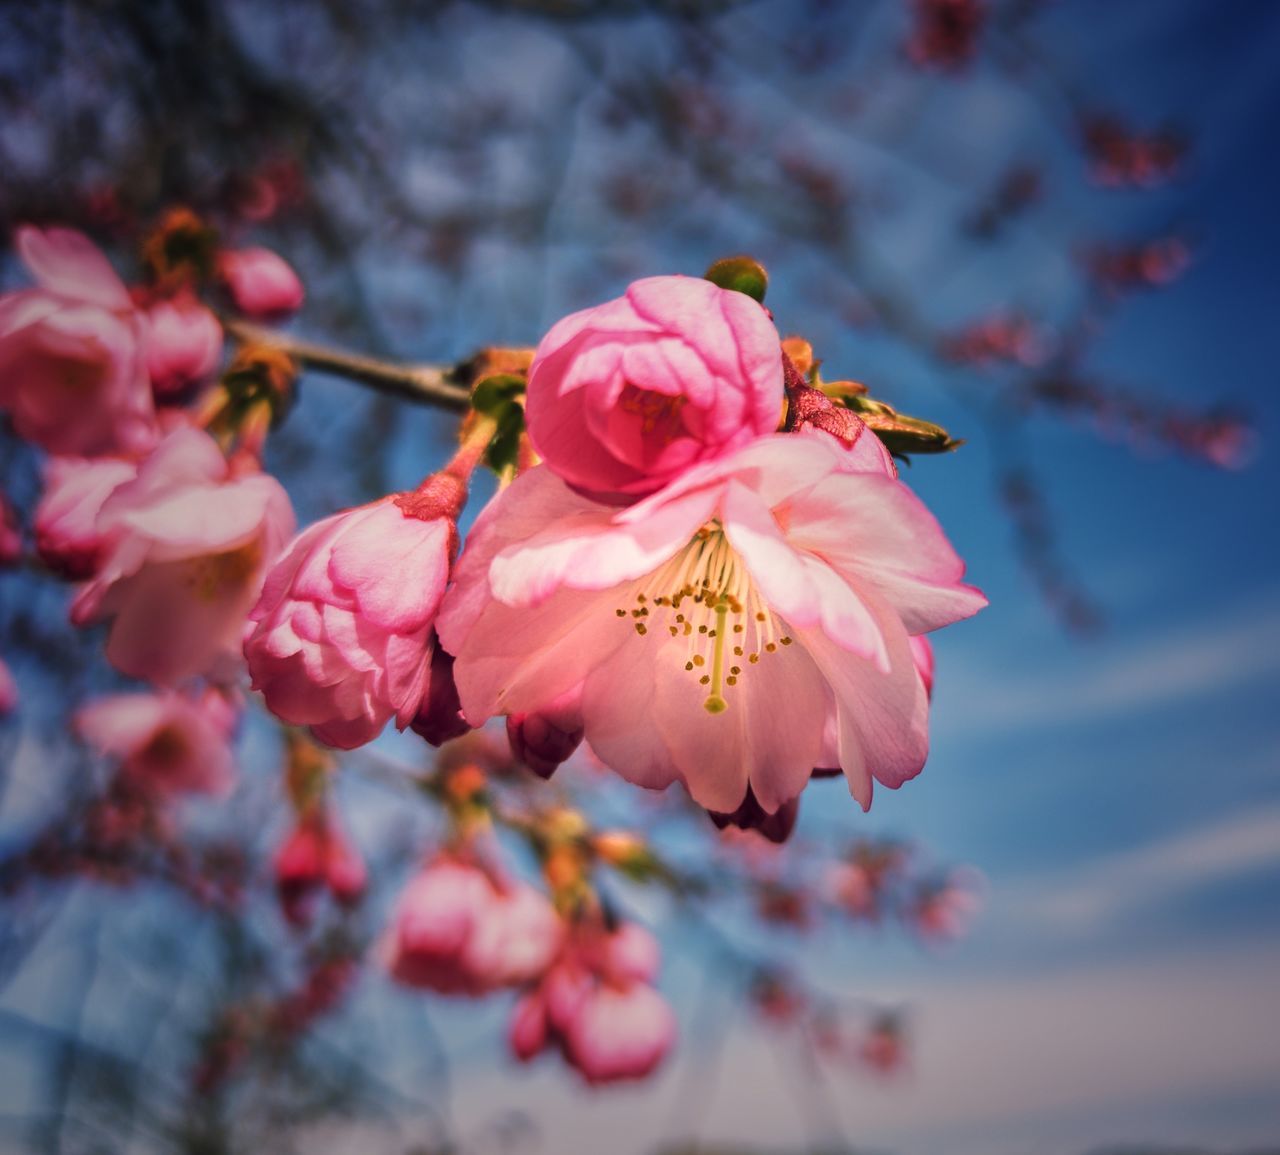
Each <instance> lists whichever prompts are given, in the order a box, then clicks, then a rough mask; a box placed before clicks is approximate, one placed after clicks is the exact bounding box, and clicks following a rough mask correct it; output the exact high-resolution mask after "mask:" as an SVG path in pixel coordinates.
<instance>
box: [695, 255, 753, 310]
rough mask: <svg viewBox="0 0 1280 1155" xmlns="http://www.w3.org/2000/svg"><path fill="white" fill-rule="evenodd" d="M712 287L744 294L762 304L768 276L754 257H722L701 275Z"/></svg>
mask: <svg viewBox="0 0 1280 1155" xmlns="http://www.w3.org/2000/svg"><path fill="white" fill-rule="evenodd" d="M702 275H703V277H704V278H705V279H706V280H708V281H710V282H711V283H712V284H713V285H719V286H720V288H722V289H731V290H733V291H734V292H735V293H745V294H746V295H747V296H748V297H751V298H753V299H754V300H757V301H760V302H761V303H763V302H764V295H765V292H766V291H767V290H768V288H769V274H768V273H767V272H765V268H764V265H762V264H761V263H760V262H759V261H757V260H756V259H755V258H754V257H747V256H740V257H723V258H721V259H720V260H718V261H716V262H715V263H714V264H712V266H711V267H710V268H709V269H708V270H707V271H706V272H705V273H703V274H702Z"/></svg>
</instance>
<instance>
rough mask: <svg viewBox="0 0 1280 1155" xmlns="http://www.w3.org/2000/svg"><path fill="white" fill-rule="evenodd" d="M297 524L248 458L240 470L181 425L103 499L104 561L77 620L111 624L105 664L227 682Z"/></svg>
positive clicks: (76, 610) (143, 674)
mask: <svg viewBox="0 0 1280 1155" xmlns="http://www.w3.org/2000/svg"><path fill="white" fill-rule="evenodd" d="M293 525H294V521H293V509H292V507H291V505H290V504H289V498H288V495H287V494H286V493H285V491H284V489H283V488H281V486H280V483H279V482H277V481H276V480H275V478H273V477H270V476H268V475H266V474H264V473H261V472H259V471H258V469H257V467H256V465H255V464H253V463H252V462H250V461H248V460H246V459H243V458H241V459H239V460H238V461H237V463H236V467H235V468H233V467H232V465H231V464H230V463H228V461H227V459H226V458H225V457H224V456H223V454H222V451H221V450H220V449H219V448H218V446H217V444H216V443H215V442H214V440H213V438H211V437H210V436H209V435H208V434H207V433H204V432H203V431H201V430H198V429H194V428H191V427H186V426H184V427H179V428H177V429H175V430H173V431H172V432H171V433H169V434H167V435H166V436H165V438H164V439H163V440H162V441H161V442H160V444H159V445H158V446H157V447H156V449H155V451H154V452H153V453H152V454H151V455H150V456H149V457H148V458H146V460H144V461H143V462H142V463H141V465H140V466H139V468H138V475H137V477H136V478H135V479H134V480H132V481H126V482H125V483H124V484H122V485H120V486H118V487H117V488H116V489H115V490H114V491H113V492H112V493H111V495H110V496H109V497H108V498H107V500H106V501H105V502H104V503H103V506H102V510H101V512H100V513H99V514H98V518H97V522H96V528H97V530H98V532H99V533H100V534H101V535H102V537H103V538H104V539H105V540H106V541H107V542H108V546H107V553H106V557H105V559H104V560H103V563H102V566H101V569H100V570H99V572H98V573H97V574H96V576H95V577H94V578H93V580H92V581H90V582H89V583H88V584H87V585H85V586H84V587H82V588H81V590H80V593H79V595H78V596H77V598H76V600H75V603H74V604H73V606H72V613H71V617H72V621H73V622H75V624H76V625H85V624H87V623H89V622H95V621H101V620H103V619H111V632H110V635H109V637H108V639H107V658H108V659H109V660H110V661H111V663H112V665H114V666H115V667H116V668H117V669H118V670H120V671H122V672H123V673H126V674H132V675H133V676H134V677H139V678H146V679H148V680H149V681H152V682H156V683H158V684H161V685H170V684H173V683H175V682H178V681H181V680H183V679H184V678H189V677H194V676H196V675H198V674H207V675H210V676H214V677H226V676H229V675H230V674H231V673H232V672H233V671H234V670H235V669H236V666H237V664H238V662H239V659H240V653H241V640H242V637H243V634H244V629H245V620H246V618H247V616H248V613H249V610H250V609H251V608H252V607H253V604H254V602H255V601H256V599H257V597H258V593H259V591H260V590H261V587H262V576H263V573H264V572H265V570H266V567H267V566H269V565H270V564H271V562H272V561H274V560H275V558H276V557H277V556H278V555H279V553H280V550H281V549H282V547H283V546H284V544H285V542H286V540H287V539H288V537H289V535H290V534H291V533H292V532H293Z"/></svg>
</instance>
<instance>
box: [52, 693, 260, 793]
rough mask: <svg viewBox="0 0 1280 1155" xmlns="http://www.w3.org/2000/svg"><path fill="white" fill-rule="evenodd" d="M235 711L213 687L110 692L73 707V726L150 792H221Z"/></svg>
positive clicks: (227, 780) (227, 777)
mask: <svg viewBox="0 0 1280 1155" xmlns="http://www.w3.org/2000/svg"><path fill="white" fill-rule="evenodd" d="M235 721H236V715H235V711H234V709H233V708H232V707H231V706H230V705H229V703H228V702H227V700H226V699H225V698H223V697H222V696H221V695H220V694H218V693H216V692H214V691H208V692H206V693H204V694H203V695H200V696H198V697H188V696H186V695H183V694H178V693H175V692H174V691H172V690H163V691H160V692H158V693H139V694H113V695H110V696H108V697H105V698H98V699H96V700H94V701H92V702H90V703H89V704H88V705H87V706H83V707H81V709H80V710H79V711H77V713H76V716H75V721H74V726H75V728H76V730H77V732H78V733H79V734H80V736H81V737H82V738H83V739H84V740H85V742H87V743H88V744H89V745H90V746H92V747H93V748H94V749H95V750H97V751H98V752H99V753H100V754H105V755H107V756H109V757H111V758H114V759H117V760H118V761H119V763H120V769H121V772H122V774H124V775H125V776H126V777H127V778H128V780H129V782H130V784H131V785H132V786H134V787H137V788H140V789H142V790H145V791H147V792H149V793H153V794H159V795H171V794H180V793H199V794H225V793H226V792H227V791H228V790H230V789H231V786H232V783H233V781H234V779H235V762H234V759H233V757H232V754H231V749H230V746H229V741H230V738H231V733H232V730H233V728H234V726H235Z"/></svg>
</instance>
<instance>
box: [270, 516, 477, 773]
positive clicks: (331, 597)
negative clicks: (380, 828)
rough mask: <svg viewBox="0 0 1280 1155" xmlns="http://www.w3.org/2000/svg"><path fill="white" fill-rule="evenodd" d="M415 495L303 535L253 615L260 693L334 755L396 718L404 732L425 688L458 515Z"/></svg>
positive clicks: (370, 737) (276, 711) (318, 525)
mask: <svg viewBox="0 0 1280 1155" xmlns="http://www.w3.org/2000/svg"><path fill="white" fill-rule="evenodd" d="M419 496H420V495H418V494H399V495H393V496H391V497H385V498H383V499H381V500H380V501H376V502H374V503H373V504H371V505H364V506H361V507H360V508H358V509H350V510H345V511H344V512H342V513H338V514H334V515H333V516H332V517H328V518H325V519H324V520H323V521H320V522H317V523H316V524H315V525H313V526H311V527H310V528H309V529H307V530H304V531H303V533H302V534H300V535H299V536H298V537H297V538H296V539H295V540H294V541H293V543H292V544H291V545H290V546H289V548H288V550H287V551H286V552H285V555H284V556H283V557H282V558H281V560H280V562H279V564H278V565H276V567H275V568H274V569H273V570H272V571H271V573H270V575H269V576H268V578H267V582H266V586H265V588H264V590H263V593H262V599H261V601H259V603H258V604H257V606H256V607H255V608H254V610H253V612H252V614H251V615H250V617H251V620H252V621H253V622H254V623H256V624H255V627H254V629H253V632H252V633H251V634H250V636H249V638H248V639H247V640H246V642H245V646H244V651H245V657H246V658H247V660H248V663H249V672H250V674H252V676H253V687H254V689H256V690H260V691H262V694H263V696H264V698H265V699H266V702H267V707H268V708H269V709H270V710H271V711H272V713H274V714H275V715H276V716H277V717H280V718H282V719H284V720H285V721H286V722H291V723H293V724H294V725H298V726H309V727H310V728H311V732H312V733H313V734H314V735H315V736H316V738H317V739H319V740H320V741H321V742H324V743H326V744H327V745H330V746H337V747H340V748H342V749H347V750H349V749H353V748H355V747H357V746H362V745H364V744H365V743H366V742H370V741H372V740H373V739H374V738H375V737H377V735H378V733H379V732H380V731H381V730H382V728H383V726H385V725H386V723H387V721H388V720H389V719H391V718H392V717H394V718H395V720H396V725H397V726H398V727H399V728H400V729H402V730H403V729H404V728H405V727H406V726H407V725H408V724H409V723H410V722H411V721H413V719H414V718H415V717H416V716H417V715H418V713H419V711H420V709H421V707H422V704H423V700H424V698H425V697H426V695H427V692H428V690H429V688H430V680H431V675H432V662H431V651H432V632H431V631H432V623H433V622H434V620H435V614H436V609H437V608H438V607H439V605H440V599H441V597H442V596H443V595H444V589H445V584H446V583H447V582H448V580H449V565H450V561H451V558H452V553H453V550H454V548H455V542H456V536H457V530H456V528H455V526H454V522H453V517H454V516H456V513H457V509H456V506H455V507H448V506H445V505H440V504H439V503H428V504H427V505H422V503H420V502H418V500H417V499H418V498H419ZM420 514H425V515H426V516H425V517H424V516H419V515H420ZM442 676H443V675H442ZM437 689H438V691H439V692H440V693H441V694H444V693H446V692H447V691H446V689H445V688H444V687H443V686H438V687H437Z"/></svg>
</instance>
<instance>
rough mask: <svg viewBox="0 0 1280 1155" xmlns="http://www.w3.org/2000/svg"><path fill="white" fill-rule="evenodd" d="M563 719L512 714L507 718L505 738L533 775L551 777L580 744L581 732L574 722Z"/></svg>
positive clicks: (552, 716)
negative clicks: (567, 726)
mask: <svg viewBox="0 0 1280 1155" xmlns="http://www.w3.org/2000/svg"><path fill="white" fill-rule="evenodd" d="M567 724H568V725H569V727H570V728H568V729H566V728H565V726H566V719H565V718H564V717H563V716H557V715H548V714H511V715H508V717H507V738H508V740H509V741H510V742H511V752H512V753H513V754H514V755H515V756H516V757H517V758H518V759H519V760H520V761H521V762H523V763H524V764H525V765H526V766H528V767H529V769H530V770H532V771H533V772H534V773H535V774H537V775H539V776H540V777H542V778H550V777H551V775H552V774H554V773H555V771H556V767H558V766H559V765H560V764H561V763H562V762H564V761H566V760H567V759H568V758H569V757H570V756H571V755H572V754H573V752H574V751H575V750H576V749H577V748H578V745H579V743H580V742H581V741H582V735H583V729H582V726H581V725H577V724H576V719H573V720H570V721H568V723H567Z"/></svg>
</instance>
